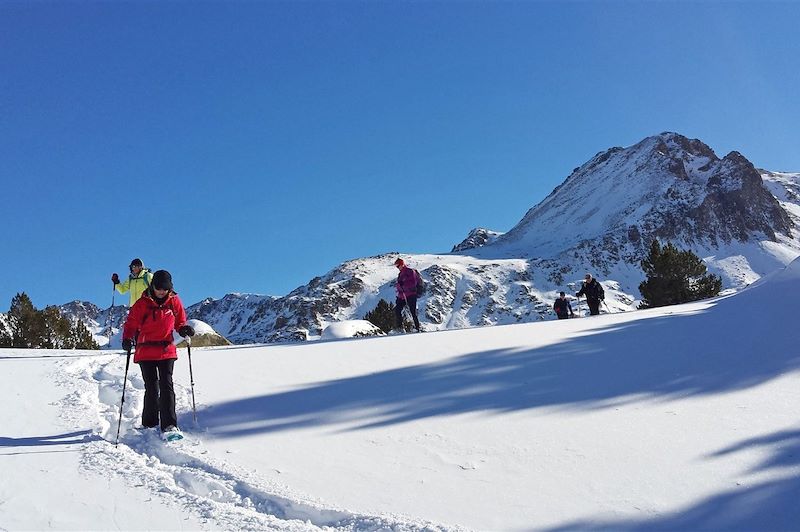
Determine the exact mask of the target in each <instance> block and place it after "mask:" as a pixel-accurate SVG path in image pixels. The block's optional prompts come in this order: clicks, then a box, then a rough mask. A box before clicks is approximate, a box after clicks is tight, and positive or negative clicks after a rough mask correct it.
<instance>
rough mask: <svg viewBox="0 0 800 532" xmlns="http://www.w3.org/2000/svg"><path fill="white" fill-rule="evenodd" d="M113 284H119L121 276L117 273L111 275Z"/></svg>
mask: <svg viewBox="0 0 800 532" xmlns="http://www.w3.org/2000/svg"><path fill="white" fill-rule="evenodd" d="M111 282H112V283H114V284H119V275H117V274H116V273H115V274H113V275H111Z"/></svg>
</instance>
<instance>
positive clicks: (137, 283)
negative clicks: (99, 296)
mask: <svg viewBox="0 0 800 532" xmlns="http://www.w3.org/2000/svg"><path fill="white" fill-rule="evenodd" d="M128 268H129V269H130V270H131V274H130V275H129V276H128V278H127V279H126V280H125V281H124V282H120V281H119V275H117V274H116V273H115V274H112V275H111V282H112V283H114V288H116V289H117V292H119V293H120V294H124V293H125V292H130V293H131V295H130V301H129V302H128V307H129V308H130V307H133V304H134V303H136V301H138V300H139V298H140V297H142V294H143V293H144V291H145V290H147V287H148V286H150V283H151V282H152V280H153V274H152V273H150V270H148V269H147V268H145V267H144V264H142V259H133V260H132V261H131V264H130V266H128Z"/></svg>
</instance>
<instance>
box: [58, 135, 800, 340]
mask: <svg viewBox="0 0 800 532" xmlns="http://www.w3.org/2000/svg"><path fill="white" fill-rule="evenodd" d="M798 224H800V174H792V173H781V172H769V171H765V170H761V171H759V170H757V169H756V168H755V167H754V166H753V164H752V163H751V162H750V161H748V160H747V159H746V158H745V157H744V156H743V155H742V154H740V153H738V152H731V153H729V154H727V155H725V156H724V157H722V158H720V157H718V156H717V155H716V154H715V153H714V151H713V150H712V149H711V148H709V147H708V146H707V145H706V144H704V143H703V142H701V141H699V140H696V139H688V138H686V137H684V136H682V135H679V134H677V133H662V134H659V135H655V136H652V137H648V138H646V139H644V140H642V141H641V142H639V143H637V144H635V145H633V146H630V147H628V148H619V147H615V148H610V149H608V150H605V151H603V152H600V153H598V154H597V155H595V156H594V157H593V158H592V159H590V160H589V161H588V162H586V163H585V164H583V165H582V166H580V167H578V168H576V169H575V170H574V171H573V172H572V173H571V174H570V175H569V176H568V177H567V178H566V180H565V181H564V182H563V183H562V184H560V185H559V186H558V187H556V188H555V190H553V192H552V193H551V194H550V195H548V196H547V197H546V198H545V199H544V200H542V201H541V202H540V203H539V204H537V205H535V206H534V207H533V208H531V209H530V210H529V211H528V212H527V213H526V214H525V216H524V217H523V218H522V219H521V220H520V222H519V223H518V224H517V225H516V226H514V227H513V228H512V229H511V230H510V231H508V232H507V233H500V232H496V231H491V230H489V229H486V228H477V229H474V230H472V231H471V232H470V234H469V235H468V236H467V238H465V239H464V241H462V242H461V243H459V244H457V245H455V246H454V247H453V250H452V251H451V252H450V253H446V254H441V255H413V254H402V255H401V254H399V253H396V252H395V253H387V254H383V255H379V256H375V257H368V258H360V259H354V260H350V261H347V262H345V263H343V264H341V265H340V266H338V267H337V268H335V269H333V270H331V271H329V272H328V273H326V274H324V275H322V276H320V277H316V278H314V279H312V280H311V281H310V282H309V283H308V284H306V285H304V286H301V287H299V288H297V289H295V290H293V291H292V292H291V293H289V294H287V295H286V296H283V297H272V296H260V295H252V294H228V295H226V296H225V297H223V298H221V299H218V300H214V299H206V300H204V301H201V302H200V303H197V304H195V305H191V306H190V307H188V308H187V312H188V314H189V316H190V317H191V318H195V319H199V320H202V321H204V322H206V323H208V324H209V325H211V326H212V327H213V328H214V329H215V330H216V331H218V332H219V333H220V334H222V335H223V336H225V337H227V338H228V339H230V340H231V341H233V342H235V343H248V342H275V341H302V340H307V339H310V338H315V337H319V335H320V334H321V332H322V331H323V329H325V327H326V326H327V325H329V324H331V323H335V322H339V321H343V320H359V319H363V317H364V315H365V314H366V313H367V312H368V311H370V310H372V309H373V308H374V307H375V306H376V304H377V302H378V301H379V300H380V299H381V298H383V299H386V300H387V301H394V297H395V295H394V281H395V278H396V275H397V271H396V269H395V268H394V266H393V264H392V263H393V261H394V259H395V258H397V257H398V256H402V257H403V258H404V259H405V260H406V262H407V263H408V264H409V265H410V266H411V267H413V268H416V269H418V270H419V271H420V273H421V274H422V276H423V278H424V279H425V280H426V282H427V285H428V291H427V293H426V294H425V296H424V297H422V298H421V299H420V301H419V304H418V308H419V312H420V319H421V321H422V323H423V328H424V329H426V330H439V329H449V328H461V327H470V326H484V325H499V324H509V323H517V322H523V321H535V320H542V319H551V318H553V317H554V314H553V312H552V309H551V305H552V302H553V300H554V299H555V297H556V295H557V293H558V291H559V290H565V291H567V292H574V291H575V288H576V283H578V282H579V281H580V279H582V277H583V274H584V273H585V272H587V271H590V272H592V273H594V274H595V276H597V277H598V278H599V279H600V280H601V281H602V282H603V285H604V287H605V289H606V303H607V304H608V309H607V310H610V311H612V312H617V311H628V310H633V309H634V308H635V305H636V302H637V299H638V298H639V293H638V284H639V282H641V281H642V280H643V278H644V274H643V273H642V271H641V269H640V267H639V261H640V260H641V258H642V257H643V256H644V255H645V253H646V251H647V249H648V247H649V244H650V242H651V240H652V239H654V238H657V239H659V240H660V241H662V242H665V241H671V242H673V243H674V244H676V245H677V246H678V247H680V248H683V249H690V250H692V251H693V252H694V253H696V254H697V255H698V256H700V257H701V258H703V259H704V261H705V263H706V265H707V266H708V268H709V270H710V271H711V272H712V273H716V274H718V275H721V276H722V278H723V285H724V287H725V288H726V289H738V288H741V287H743V286H745V285H747V284H748V283H751V282H753V281H755V280H756V279H758V278H759V277H760V276H762V275H765V274H767V273H770V272H772V271H775V270H777V269H779V268H781V267H783V266H785V265H786V264H788V263H789V262H791V261H792V260H793V259H794V258H796V257H797V256H798V255H800V233H799V232H798V229H797V228H798ZM604 310H605V309H604ZM74 312H75V314H76V315H79V314H81V312H82V310H81V309H80V308H75V309H74ZM92 319H94V320H95V321H98V319H97V318H92Z"/></svg>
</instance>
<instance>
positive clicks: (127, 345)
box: [122, 338, 133, 353]
mask: <svg viewBox="0 0 800 532" xmlns="http://www.w3.org/2000/svg"><path fill="white" fill-rule="evenodd" d="M122 349H124V350H125V351H127V352H128V353H130V352H131V349H133V340H131V339H130V338H125V339H124V340H122Z"/></svg>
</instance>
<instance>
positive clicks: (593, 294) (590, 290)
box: [575, 273, 606, 316]
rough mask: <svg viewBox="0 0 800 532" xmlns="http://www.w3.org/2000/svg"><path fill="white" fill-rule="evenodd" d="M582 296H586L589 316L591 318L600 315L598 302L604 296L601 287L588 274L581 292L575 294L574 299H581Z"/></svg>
mask: <svg viewBox="0 0 800 532" xmlns="http://www.w3.org/2000/svg"><path fill="white" fill-rule="evenodd" d="M584 294H585V295H586V303H588V304H589V314H590V315H592V316H597V315H598V314H600V302H601V301H603V299H605V297H606V296H605V293H604V292H603V287H602V285H601V284H600V283H598V282H597V279H594V278H593V277H592V275H591V274H589V273H587V274H586V277H585V279H584V281H583V286H582V287H581V291H580V292H578V293H577V294H575V297H581V296H582V295H584Z"/></svg>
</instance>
